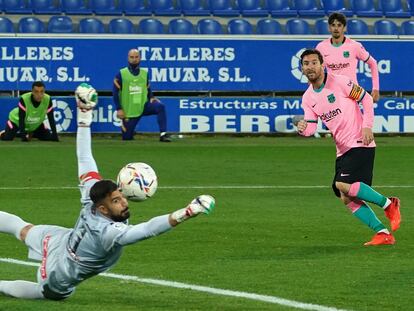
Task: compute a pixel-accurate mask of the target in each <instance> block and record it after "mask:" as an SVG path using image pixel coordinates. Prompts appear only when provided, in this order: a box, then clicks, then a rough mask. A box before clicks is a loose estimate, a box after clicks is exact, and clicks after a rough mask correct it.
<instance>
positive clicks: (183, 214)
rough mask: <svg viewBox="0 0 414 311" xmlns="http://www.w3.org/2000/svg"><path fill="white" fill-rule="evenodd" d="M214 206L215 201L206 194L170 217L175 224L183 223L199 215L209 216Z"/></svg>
mask: <svg viewBox="0 0 414 311" xmlns="http://www.w3.org/2000/svg"><path fill="white" fill-rule="evenodd" d="M215 205H216V201H215V200H214V198H213V197H212V196H210V195H207V194H203V195H199V196H198V197H196V198H195V199H194V200H192V201H191V203H190V204H188V206H187V207H185V208H182V209H179V210H178V211H175V212H174V213H172V217H173V218H174V219H175V220H176V221H177V222H183V221H184V220H186V219H188V218H191V217H195V216H197V215H199V214H210V213H211V211H212V210H213V209H214V207H215Z"/></svg>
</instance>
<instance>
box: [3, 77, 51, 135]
mask: <svg viewBox="0 0 414 311" xmlns="http://www.w3.org/2000/svg"><path fill="white" fill-rule="evenodd" d="M46 116H47V118H48V120H49V125H50V128H51V130H48V129H47V128H46V127H45V125H44V124H43V121H44V120H45V117H46ZM16 135H20V137H21V139H22V141H25V142H27V141H30V140H31V139H32V137H34V138H38V139H39V140H48V141H59V138H58V135H57V131H56V123H55V118H54V115H53V103H52V98H51V97H50V96H49V95H48V94H46V92H45V84H44V83H43V82H42V81H35V82H33V84H32V91H31V92H28V93H25V94H23V95H22V96H21V97H20V100H19V104H18V106H17V107H16V108H14V109H13V110H12V111H10V114H9V120H7V122H6V127H5V129H4V131H1V132H0V139H1V140H13V139H14V138H15V137H16Z"/></svg>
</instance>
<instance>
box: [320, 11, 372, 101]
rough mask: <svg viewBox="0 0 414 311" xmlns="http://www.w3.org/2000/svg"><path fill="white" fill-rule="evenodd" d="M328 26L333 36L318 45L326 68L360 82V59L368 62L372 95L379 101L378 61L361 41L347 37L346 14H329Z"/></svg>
mask: <svg viewBox="0 0 414 311" xmlns="http://www.w3.org/2000/svg"><path fill="white" fill-rule="evenodd" d="M328 27H329V32H330V33H331V38H328V39H325V40H323V41H321V42H320V43H319V44H318V45H317V46H316V49H317V50H318V51H319V52H321V53H322V56H323V60H324V63H325V68H326V69H327V71H328V72H330V73H334V74H338V75H339V74H340V75H344V76H347V77H349V78H350V79H351V80H352V82H354V83H356V84H358V80H357V70H356V69H357V66H358V61H359V60H362V61H363V62H365V63H367V64H368V65H369V68H370V69H371V76H372V91H371V96H372V98H373V100H374V102H377V101H378V100H379V98H380V94H379V76H378V66H377V61H376V60H375V59H374V58H373V57H372V55H370V54H369V53H368V51H367V50H365V48H364V46H363V45H362V44H361V43H359V42H357V41H355V40H352V39H350V38H348V37H345V31H346V17H345V15H343V14H342V13H338V12H335V13H332V14H331V15H329V18H328Z"/></svg>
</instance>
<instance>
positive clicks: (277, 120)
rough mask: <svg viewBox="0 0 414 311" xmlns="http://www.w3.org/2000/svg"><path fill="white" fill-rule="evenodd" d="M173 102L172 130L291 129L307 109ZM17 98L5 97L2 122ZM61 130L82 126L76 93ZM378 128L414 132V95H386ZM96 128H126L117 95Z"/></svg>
mask: <svg viewBox="0 0 414 311" xmlns="http://www.w3.org/2000/svg"><path fill="white" fill-rule="evenodd" d="M160 99H161V100H162V102H163V103H164V104H165V105H166V107H167V115H168V131H170V132H176V133H178V132H181V133H291V132H295V128H294V125H293V123H292V117H293V116H294V115H299V114H303V111H302V109H301V99H300V98H298V97H296V98H295V97H289V98H253V97H252V98H242V97H240V98H217V97H215V98H211V97H205V98H201V97H191V98H188V97H181V98H180V97H163V98H160ZM17 101H18V100H17V98H0V127H3V126H4V125H5V123H6V120H7V118H8V113H9V111H10V110H11V109H12V108H14V107H16V104H17ZM53 103H54V106H55V120H56V124H57V129H58V131H59V132H75V131H76V104H75V100H74V98H73V97H54V98H53ZM373 130H374V132H375V133H414V99H408V98H382V99H381V100H380V101H379V102H378V103H377V104H375V122H374V128H373ZM92 131H93V132H102V133H111V132H116V133H120V120H119V119H118V118H117V117H116V110H115V106H114V105H113V103H112V98H111V97H103V96H101V97H100V98H99V103H98V106H97V107H96V109H95V110H94V123H93V124H92ZM137 131H139V132H158V127H157V120H156V117H155V116H149V117H143V118H142V119H141V121H140V123H139V125H138V128H137Z"/></svg>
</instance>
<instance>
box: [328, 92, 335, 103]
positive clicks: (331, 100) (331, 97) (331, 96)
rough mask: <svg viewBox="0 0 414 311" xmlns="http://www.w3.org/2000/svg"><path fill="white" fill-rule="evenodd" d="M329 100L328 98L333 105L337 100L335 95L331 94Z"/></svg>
mask: <svg viewBox="0 0 414 311" xmlns="http://www.w3.org/2000/svg"><path fill="white" fill-rule="evenodd" d="M327 98H328V101H329V103H330V104H333V103H334V102H335V100H336V98H335V95H334V94H333V93H332V94H329V95H328V96H327Z"/></svg>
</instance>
